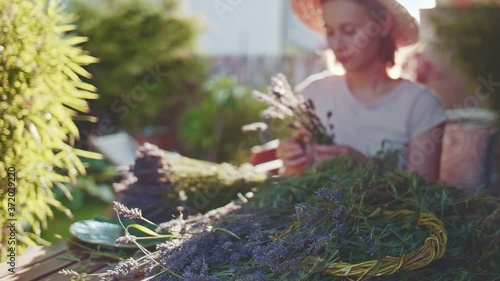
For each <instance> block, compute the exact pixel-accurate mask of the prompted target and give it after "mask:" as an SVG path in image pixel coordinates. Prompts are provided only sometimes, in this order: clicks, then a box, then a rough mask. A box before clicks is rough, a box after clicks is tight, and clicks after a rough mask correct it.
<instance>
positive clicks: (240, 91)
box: [179, 75, 265, 163]
mask: <svg viewBox="0 0 500 281" xmlns="http://www.w3.org/2000/svg"><path fill="white" fill-rule="evenodd" d="M204 90H205V92H206V93H205V96H204V99H203V100H202V101H201V102H200V104H198V105H193V106H192V107H191V108H189V109H188V110H186V112H184V114H183V115H182V116H181V117H180V122H179V128H180V131H179V134H180V137H179V138H180V140H181V142H182V143H184V144H185V148H186V149H187V150H188V152H187V153H186V155H188V156H191V157H194V158H200V159H205V160H209V161H212V162H222V161H224V162H230V161H232V162H235V163H242V162H246V161H247V159H248V155H249V153H250V147H251V146H253V145H257V144H258V143H259V141H258V139H257V138H251V137H249V135H246V134H244V133H243V132H242V131H241V127H242V126H243V125H246V124H248V123H253V122H255V121H256V120H259V114H260V112H261V111H262V110H263V109H265V105H264V104H263V103H260V102H258V101H256V100H255V99H253V98H252V96H251V95H250V90H249V89H248V88H246V87H244V86H242V85H238V83H237V81H236V80H235V79H234V78H232V77H229V76H225V75H220V76H215V77H213V78H212V79H210V80H209V81H207V82H206V83H205V84H204Z"/></svg>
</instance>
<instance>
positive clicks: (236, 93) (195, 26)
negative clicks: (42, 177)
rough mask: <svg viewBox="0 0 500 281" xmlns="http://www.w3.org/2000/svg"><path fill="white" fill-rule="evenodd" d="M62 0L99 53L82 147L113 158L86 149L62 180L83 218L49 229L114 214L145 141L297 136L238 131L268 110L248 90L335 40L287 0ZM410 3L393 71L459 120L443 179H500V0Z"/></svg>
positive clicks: (86, 44)
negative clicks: (416, 28)
mask: <svg viewBox="0 0 500 281" xmlns="http://www.w3.org/2000/svg"><path fill="white" fill-rule="evenodd" d="M38 2H40V1H38ZM42 2H43V1H42ZM48 2H51V1H48ZM48 2H47V3H48ZM53 2H54V1H53ZM55 2H58V1H55ZM59 2H61V3H60V4H61V5H64V6H59V7H63V8H62V10H61V11H59V12H60V13H62V14H74V15H76V17H75V18H74V19H72V20H71V22H72V24H74V25H75V29H74V30H69V31H68V32H67V35H73V36H76V35H79V36H85V37H87V38H88V40H87V41H85V40H82V41H81V42H80V43H79V44H78V46H80V47H81V48H82V49H83V50H85V51H86V52H88V54H89V55H90V56H92V57H95V58H97V59H98V62H95V63H91V64H88V65H85V67H84V69H85V71H88V73H90V74H91V76H90V75H89V76H87V78H83V80H84V82H87V83H89V84H91V85H93V86H95V87H96V90H97V93H98V95H99V98H98V99H91V100H88V103H89V111H88V113H87V115H88V116H92V117H96V118H95V119H94V118H90V117H89V118H80V119H75V120H74V122H75V124H76V127H77V128H78V132H79V135H80V137H79V139H77V140H76V141H75V143H74V145H75V147H76V148H79V149H83V150H90V151H97V152H100V153H102V154H104V158H103V159H97V160H96V159H91V158H89V157H79V159H80V160H81V161H82V163H83V164H84V165H85V167H86V171H87V173H86V174H85V175H75V180H73V181H72V182H69V183H65V184H64V186H65V187H64V188H61V187H58V186H55V187H54V189H53V193H54V196H55V198H56V199H57V200H58V201H60V202H62V205H63V206H67V207H68V208H69V209H70V210H71V211H72V213H73V215H74V218H73V219H69V218H67V216H66V215H65V214H64V212H62V211H55V212H54V220H55V221H57V222H58V223H57V224H55V223H52V224H51V225H52V226H54V227H50V229H48V230H47V229H45V230H42V231H40V232H39V233H41V236H42V238H44V239H46V240H48V241H54V239H55V238H54V234H63V235H68V234H67V228H68V224H69V223H70V222H72V221H73V220H79V219H85V218H91V217H92V216H94V215H98V214H106V212H107V210H108V208H109V206H110V203H111V202H112V200H113V199H114V194H113V189H112V184H113V183H115V182H117V181H118V180H119V179H120V174H119V173H118V170H117V167H118V166H126V165H129V164H132V163H133V160H134V149H135V148H136V147H137V145H139V144H142V143H144V142H150V143H153V144H156V145H158V146H159V147H160V148H163V149H165V150H170V151H176V152H179V153H181V154H183V155H186V156H189V157H193V158H197V159H204V160H209V161H213V162H230V163H233V164H241V163H244V162H247V161H248V159H249V157H250V154H251V148H252V147H254V146H256V145H262V144H265V143H267V142H269V141H271V140H273V139H276V138H279V137H282V136H286V135H287V134H289V131H288V130H287V129H286V128H282V127H279V125H276V124H272V123H270V124H269V125H270V130H269V131H268V132H266V133H245V134H244V133H242V132H241V126H243V125H245V124H248V123H252V122H257V121H262V120H261V118H260V112H261V110H263V109H264V108H265V106H264V105H263V104H261V103H259V102H258V101H255V100H254V99H253V98H252V97H251V95H250V93H251V91H252V90H260V91H266V87H267V86H268V84H269V80H270V77H271V76H273V75H274V74H277V73H280V72H281V73H284V74H285V75H286V76H287V77H288V79H289V81H290V82H291V84H292V85H297V84H298V83H300V82H301V81H302V80H304V79H305V78H306V77H308V76H309V75H311V74H314V73H317V72H321V71H324V70H325V69H327V67H329V65H328V64H327V63H326V58H328V52H326V43H325V40H324V39H323V38H321V37H320V36H318V35H316V34H314V33H312V32H311V31H309V30H308V29H307V28H306V27H304V26H303V25H302V24H301V23H300V22H299V21H298V20H297V19H296V18H295V16H294V15H293V12H292V10H291V8H290V5H289V2H288V1H286V0H271V1H269V0H106V1H104V0H64V1H59ZM400 2H401V3H402V4H403V5H405V6H406V7H407V8H408V9H409V11H410V12H411V13H412V15H414V16H415V17H416V18H417V19H418V21H419V22H420V29H421V34H420V36H421V40H420V43H419V44H417V45H415V46H411V47H407V48H405V49H404V50H401V51H400V52H399V53H398V57H397V66H396V67H395V68H394V69H393V71H392V72H391V73H392V74H393V75H395V76H402V77H405V78H408V79H411V80H414V81H418V82H420V83H423V84H425V85H427V86H428V87H430V88H431V89H433V90H434V91H435V92H436V94H437V95H438V96H439V97H440V99H441V101H442V103H443V105H444V106H445V107H446V109H448V110H449V117H450V124H453V125H454V126H450V128H449V133H448V132H447V133H448V134H449V135H448V139H445V145H446V146H447V147H448V149H446V148H445V149H444V151H443V154H444V155H446V156H443V159H444V160H443V161H444V162H443V163H442V167H443V171H442V173H443V178H447V179H449V180H450V181H451V182H452V181H453V179H454V178H457V174H465V176H466V178H465V179H464V178H462V179H461V181H462V182H464V181H465V182H466V183H467V185H468V186H477V185H481V184H486V185H488V186H490V188H494V187H491V186H496V185H497V183H496V181H497V176H496V173H495V169H496V167H498V165H497V164H496V162H497V160H498V159H499V158H500V157H498V152H497V151H498V150H497V149H496V147H497V146H496V125H497V118H496V112H497V111H498V109H499V108H500V95H499V93H500V90H499V89H500V55H499V50H500V34H499V33H500V31H499V29H498V27H499V26H500V8H499V4H500V1H493V0H490V1H487V0H484V1H480V0H436V1H434V0H421V1H414V0H401V1H400ZM47 5H48V4H47ZM33 36H36V34H35V35H33ZM0 47H1V46H0ZM2 50H3V49H2ZM332 71H339V70H338V69H332ZM89 120H91V121H92V122H89ZM68 190H69V191H68ZM68 192H69V193H71V194H72V197H73V199H72V200H69V199H67V193H68ZM65 194H66V195H65ZM62 210H63V208H62ZM40 217H44V216H40Z"/></svg>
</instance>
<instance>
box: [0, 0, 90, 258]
mask: <svg viewBox="0 0 500 281" xmlns="http://www.w3.org/2000/svg"><path fill="white" fill-rule="evenodd" d="M60 4H61V1H54V0H52V1H45V0H33V1H24V0H7V1H1V2H0V10H1V11H2V12H1V14H0V50H1V52H0V108H1V111H0V201H1V209H2V210H1V212H0V225H1V226H2V228H1V230H0V242H1V243H0V250H2V257H5V255H4V254H3V251H4V250H5V248H4V246H5V245H6V241H7V237H6V235H5V234H6V233H5V231H7V230H8V229H7V228H6V227H4V226H5V224H6V223H7V219H8V218H9V217H10V210H8V204H7V203H8V202H10V203H12V201H9V200H8V193H7V192H8V190H9V189H8V187H9V186H8V179H7V178H8V177H9V175H8V174H7V171H8V169H9V167H13V168H14V169H15V171H16V173H17V174H16V177H17V180H16V182H15V202H14V203H15V212H16V218H17V220H18V221H17V222H18V223H17V224H16V226H17V233H18V235H17V239H18V245H17V246H18V247H17V249H18V250H19V251H20V250H21V249H22V248H23V247H22V246H25V245H34V244H35V242H41V241H38V238H39V237H38V234H39V233H40V229H41V228H42V227H43V228H46V227H47V218H49V217H52V216H53V212H52V210H51V207H56V208H58V209H60V210H62V211H65V210H66V208H65V207H64V206H63V205H62V204H61V203H60V202H59V201H58V200H57V199H56V198H55V197H54V194H53V192H52V189H51V188H52V186H53V185H54V184H56V185H58V186H62V184H61V183H62V182H68V181H71V180H74V179H75V178H76V176H77V174H79V173H80V174H84V173H85V167H84V165H83V164H82V163H81V161H80V159H79V157H78V156H87V157H89V156H90V157H95V156H96V155H94V154H93V153H90V152H85V151H81V150H77V149H75V148H73V147H72V144H73V143H74V142H75V139H77V138H78V134H79V132H78V129H77V127H76V126H75V124H74V123H73V119H74V118H75V117H77V115H78V114H79V113H82V112H83V113H84V112H88V105H87V102H86V100H85V99H94V98H97V95H96V94H95V88H94V87H93V86H92V85H90V84H87V83H84V82H82V81H81V80H80V76H83V77H90V74H89V73H88V72H87V71H85V70H84V69H83V68H82V65H88V64H91V63H95V62H96V59H94V58H93V57H91V56H89V55H87V53H86V52H84V51H83V50H82V49H81V48H80V47H77V46H76V45H78V44H80V43H82V42H85V41H86V38H84V37H78V36H69V35H67V32H68V31H72V30H74V26H72V25H70V24H69V23H71V22H72V21H73V18H72V17H71V16H68V15H66V14H65V13H64V12H63V7H62V5H60ZM82 117H85V116H80V118H82ZM83 119H85V118H83ZM87 119H88V117H87ZM10 177H12V175H10ZM11 206H12V205H11ZM23 225H24V226H29V229H24V228H23V227H22V226H23ZM9 246H10V247H11V246H12V245H9Z"/></svg>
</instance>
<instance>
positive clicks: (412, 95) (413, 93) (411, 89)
mask: <svg viewBox="0 0 500 281" xmlns="http://www.w3.org/2000/svg"><path fill="white" fill-rule="evenodd" d="M401 91H404V92H405V98H406V99H408V100H409V101H410V102H411V103H413V104H414V105H417V104H430V103H433V104H436V105H437V106H440V107H442V104H441V100H440V99H439V97H438V95H437V94H436V93H435V92H434V91H433V90H431V89H429V88H428V87H426V86H425V85H423V84H420V83H417V82H413V81H410V80H406V79H405V80H404V82H403V86H402V87H401Z"/></svg>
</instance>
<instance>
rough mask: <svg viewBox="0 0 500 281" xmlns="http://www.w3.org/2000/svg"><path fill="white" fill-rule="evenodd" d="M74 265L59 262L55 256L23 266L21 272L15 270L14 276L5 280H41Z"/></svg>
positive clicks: (70, 262) (67, 261)
mask: <svg viewBox="0 0 500 281" xmlns="http://www.w3.org/2000/svg"><path fill="white" fill-rule="evenodd" d="M75 263H76V262H75V261H69V260H61V259H58V258H57V256H54V257H51V258H50V259H48V260H44V261H43V262H39V263H36V264H30V265H28V266H25V267H23V268H22V269H21V270H17V271H16V273H15V274H13V275H11V276H7V279H5V280H22V281H25V280H26V281H28V280H41V278H43V277H46V276H48V275H51V274H52V273H54V272H58V271H59V270H61V269H64V268H66V267H68V266H70V265H72V264H75ZM14 278H15V279H14ZM2 280H4V279H2Z"/></svg>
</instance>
